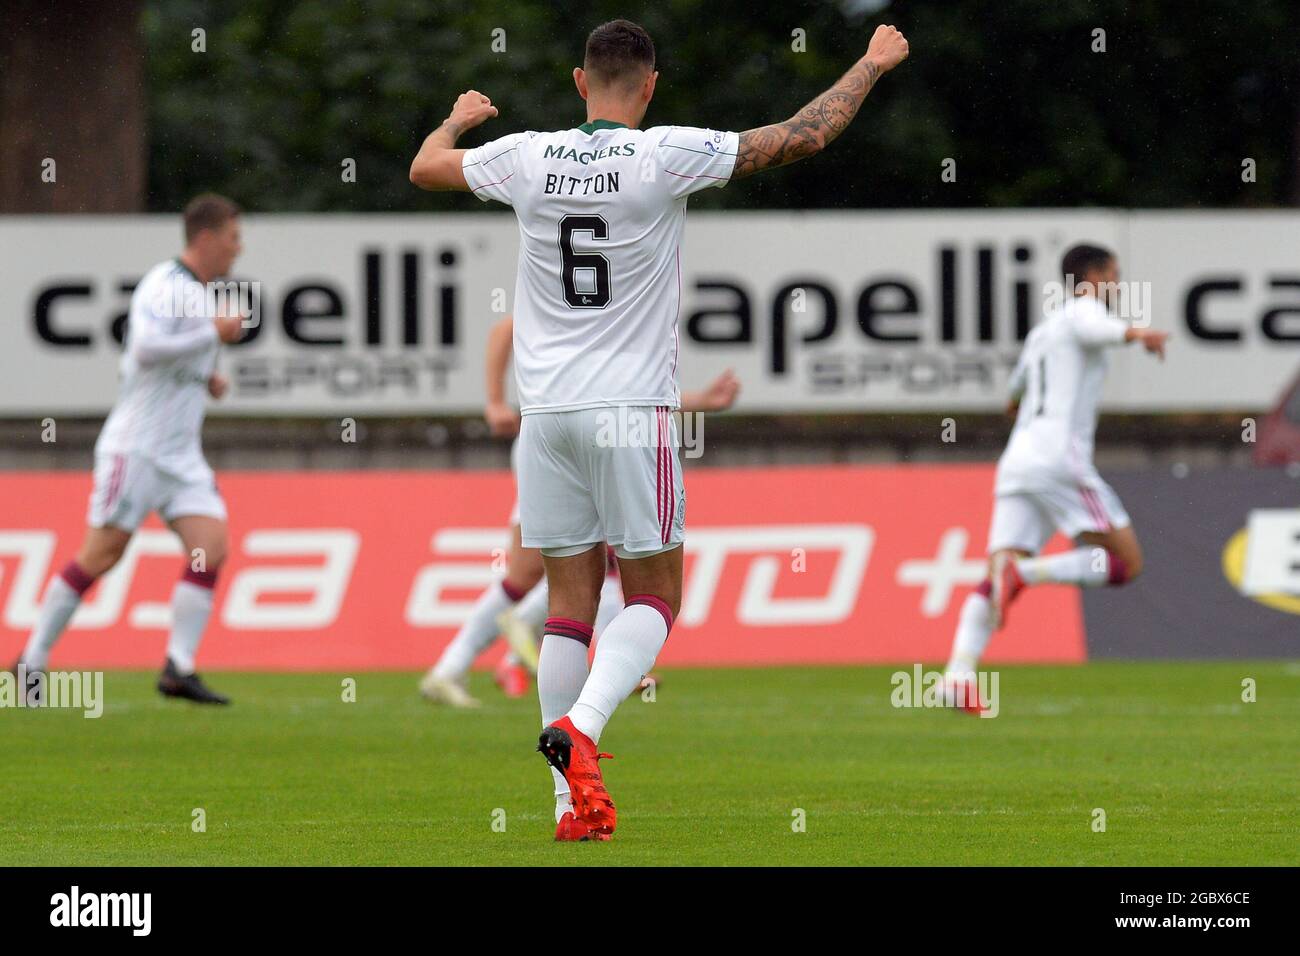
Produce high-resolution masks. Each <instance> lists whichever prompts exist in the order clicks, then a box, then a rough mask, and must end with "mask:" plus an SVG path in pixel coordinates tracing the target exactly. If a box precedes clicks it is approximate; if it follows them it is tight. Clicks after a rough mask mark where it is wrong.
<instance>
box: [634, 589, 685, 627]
mask: <svg viewBox="0 0 1300 956" xmlns="http://www.w3.org/2000/svg"><path fill="white" fill-rule="evenodd" d="M633 604H644V605H645V606H646V607H652V608H654V609H655V610H656V611H658V612H659V613H660V614H662V615H663V616H664V626H665V627H667V628H668V630H670V631H671V630H672V629H673V612H672V611H670V610H668V605H667V604H665V603H664V602H663V601H662V600H660V599H659V598H657V597H655V596H654V595H653V594H634V595H632V597H630V598H628V599H627V602H626V604H625V606H626V607H631V606H632V605H633Z"/></svg>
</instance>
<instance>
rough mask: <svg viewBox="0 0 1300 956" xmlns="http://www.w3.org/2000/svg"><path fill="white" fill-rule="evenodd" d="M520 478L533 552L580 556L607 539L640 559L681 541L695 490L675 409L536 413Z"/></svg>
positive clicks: (525, 426)
mask: <svg viewBox="0 0 1300 956" xmlns="http://www.w3.org/2000/svg"><path fill="white" fill-rule="evenodd" d="M516 475H517V480H518V484H519V506H520V527H521V530H522V534H523V546H524V547H525V548H541V549H542V551H543V553H545V554H551V555H557V554H573V553H577V552H578V551H580V550H584V548H583V547H582V546H585V545H592V544H599V543H601V542H608V543H609V544H610V545H612V546H613V547H614V550H615V552H616V553H617V554H618V556H619V557H620V558H631V559H635V558H638V557H647V556H649V555H652V554H656V553H658V552H661V551H667V550H670V549H672V548H673V547H676V546H677V545H679V544H681V542H682V538H683V534H684V531H685V525H686V487H685V485H684V484H683V483H682V469H681V463H680V461H679V460H678V454H677V426H676V423H675V422H674V420H673V415H672V412H671V411H670V410H669V409H668V408H666V407H655V406H640V405H636V406H633V405H623V406H601V407H599V408H583V409H576V410H573V411H558V412H532V413H530V414H527V415H525V416H524V417H523V423H522V425H521V427H520V432H519V440H518V463H517V466H516Z"/></svg>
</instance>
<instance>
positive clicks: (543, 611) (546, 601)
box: [515, 578, 551, 634]
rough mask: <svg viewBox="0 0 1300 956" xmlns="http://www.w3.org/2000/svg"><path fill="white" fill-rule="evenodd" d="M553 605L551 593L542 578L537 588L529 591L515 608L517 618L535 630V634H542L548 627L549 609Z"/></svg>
mask: <svg viewBox="0 0 1300 956" xmlns="http://www.w3.org/2000/svg"><path fill="white" fill-rule="evenodd" d="M550 603H551V591H550V588H548V587H547V586H546V578H542V581H541V583H540V584H538V585H537V587H535V588H533V589H532V590H531V591H529V592H528V593H527V594H526V595H525V596H524V599H523V600H522V601H520V602H519V603H518V604H517V605H516V606H515V617H517V618H519V620H521V621H523V622H524V623H525V624H527V625H528V626H529V627H531V628H532V629H533V633H534V634H541V633H542V628H543V627H544V626H545V625H546V615H547V609H548V608H549V606H550Z"/></svg>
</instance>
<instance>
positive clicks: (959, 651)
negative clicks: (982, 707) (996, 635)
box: [944, 591, 993, 676]
mask: <svg viewBox="0 0 1300 956" xmlns="http://www.w3.org/2000/svg"><path fill="white" fill-rule="evenodd" d="M989 611H990V606H989V599H988V598H987V597H985V596H984V595H983V594H981V593H980V592H979V591H972V592H971V593H970V594H968V595H966V600H965V602H963V604H962V606H961V615H960V616H959V617H958V618H957V635H956V636H955V637H954V638H953V642H952V656H951V657H950V658H949V660H948V667H947V668H946V669H945V671H944V673H945V675H954V676H955V675H959V674H960V675H965V674H973V673H974V672H975V668H976V667H978V666H979V662H980V656H981V655H982V654H983V653H984V648H986V647H988V643H989V637H990V636H991V635H992V634H993V622H992V621H991V620H990V615H989Z"/></svg>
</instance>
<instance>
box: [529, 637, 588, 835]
mask: <svg viewBox="0 0 1300 956" xmlns="http://www.w3.org/2000/svg"><path fill="white" fill-rule="evenodd" d="M586 680H587V645H586V644H584V643H583V642H582V641H581V640H579V639H577V638H575V637H566V636H564V635H563V634H547V635H546V636H544V637H543V638H542V651H541V655H540V657H539V659H538V661H537V699H538V701H539V702H540V703H541V705H542V726H543V727H546V726H549V725H550V724H553V723H555V721H557V720H559V719H560V718H561V717H563V716H564V715H565V714H566V713H568V711H569V708H570V707H572V706H573V705H574V703H575V702H576V701H577V699H578V695H579V694H580V693H582V685H583V684H584V683H585V682H586ZM551 776H552V777H554V778H555V822H556V823H559V822H560V817H562V816H564V814H565V813H567V812H568V811H569V810H570V809H572V803H571V801H570V799H569V784H568V781H566V780H565V779H564V774H562V773H560V771H558V770H556V769H555V768H554V767H552V768H551Z"/></svg>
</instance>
